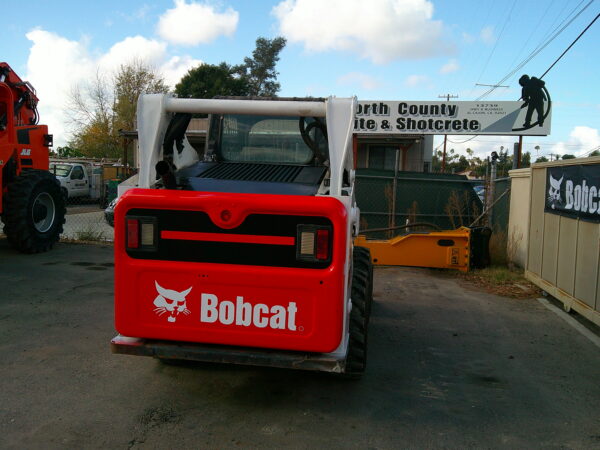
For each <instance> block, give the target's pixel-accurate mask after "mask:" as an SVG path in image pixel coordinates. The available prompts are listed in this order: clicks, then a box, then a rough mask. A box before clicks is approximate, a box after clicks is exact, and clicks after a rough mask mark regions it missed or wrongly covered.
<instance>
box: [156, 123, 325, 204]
mask: <svg viewBox="0 0 600 450" xmlns="http://www.w3.org/2000/svg"><path fill="white" fill-rule="evenodd" d="M190 119H191V115H190V114H175V115H174V116H173V118H172V120H171V123H170V125H169V127H168V129H167V132H166V135H165V140H164V141H165V145H164V146H163V152H164V153H163V154H164V161H161V162H159V163H158V164H157V167H156V170H157V173H158V174H159V175H160V176H161V178H162V185H163V187H166V188H170V189H174V188H175V189H176V188H180V189H185V190H193V191H209V192H231V193H242V192H243V193H254V194H283V195H317V194H319V193H323V192H324V191H326V190H327V187H326V186H325V185H326V183H325V176H326V174H327V171H328V166H329V147H328V139H327V126H326V124H325V120H324V118H319V117H300V116H272V115H269V116H267V115H247V114H213V115H210V116H209V127H208V136H207V139H206V146H205V153H204V158H203V161H199V162H196V163H195V164H192V165H190V166H189V167H186V168H183V169H180V170H174V171H172V172H171V170H169V169H170V167H172V164H171V163H170V161H169V159H170V156H171V155H170V153H171V154H172V153H174V152H176V151H179V152H180V151H181V149H182V147H183V146H182V143H181V142H182V140H183V139H184V133H185V129H186V127H187V123H189V120H190ZM165 163H166V164H165ZM327 181H328V180H327ZM159 184H160V182H159Z"/></svg>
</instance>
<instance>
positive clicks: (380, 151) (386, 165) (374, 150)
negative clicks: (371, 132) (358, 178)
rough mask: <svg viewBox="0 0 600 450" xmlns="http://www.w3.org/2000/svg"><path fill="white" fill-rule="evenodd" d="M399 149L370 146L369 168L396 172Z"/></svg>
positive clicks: (385, 146)
mask: <svg viewBox="0 0 600 450" xmlns="http://www.w3.org/2000/svg"><path fill="white" fill-rule="evenodd" d="M398 151H399V149H398V147H390V146H387V145H370V146H369V150H368V158H367V168H368V169H384V170H394V166H395V163H396V152H398Z"/></svg>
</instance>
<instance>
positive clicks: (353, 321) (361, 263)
mask: <svg viewBox="0 0 600 450" xmlns="http://www.w3.org/2000/svg"><path fill="white" fill-rule="evenodd" d="M366 261H367V259H366V253H365V252H364V251H358V252H356V251H355V252H354V253H353V269H352V290H351V293H350V295H351V298H352V311H350V323H349V334H350V336H349V341H348V355H347V357H346V370H345V372H344V373H345V375H346V376H347V377H349V378H360V377H361V376H362V374H363V373H364V371H365V369H366V367H367V336H368V328H369V315H370V300H369V299H370V298H372V296H373V294H372V287H373V284H372V282H369V270H368V265H369V264H366V266H367V267H365V262H366ZM368 261H369V263H370V259H369V260H368Z"/></svg>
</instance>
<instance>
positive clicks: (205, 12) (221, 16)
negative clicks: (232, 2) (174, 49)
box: [158, 0, 239, 46]
mask: <svg viewBox="0 0 600 450" xmlns="http://www.w3.org/2000/svg"><path fill="white" fill-rule="evenodd" d="M238 21H239V13H238V12H237V11H235V10H234V9H232V8H227V9H226V10H225V11H224V12H218V11H217V10H216V9H215V7H214V6H212V5H211V4H210V3H208V2H203V3H198V2H194V1H192V2H190V3H187V2H186V0H175V7H174V8H172V9H168V10H167V11H166V12H165V13H164V14H163V15H162V16H161V17H160V20H159V22H158V34H159V35H160V36H161V37H162V38H163V39H165V40H167V41H168V42H169V43H171V44H179V45H190V46H191V45H198V44H206V43H208V42H212V41H214V40H215V39H216V38H217V37H219V36H221V35H224V36H231V35H232V34H233V33H234V32H235V30H236V28H237V24H238Z"/></svg>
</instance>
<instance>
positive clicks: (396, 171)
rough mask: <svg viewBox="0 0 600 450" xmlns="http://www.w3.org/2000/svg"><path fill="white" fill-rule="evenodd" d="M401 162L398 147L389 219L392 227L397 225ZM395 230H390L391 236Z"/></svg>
mask: <svg viewBox="0 0 600 450" xmlns="http://www.w3.org/2000/svg"><path fill="white" fill-rule="evenodd" d="M399 162H400V149H399V148H397V149H396V160H395V163H394V181H393V183H392V190H393V192H392V215H391V217H390V220H389V224H390V228H394V227H395V226H396V188H397V187H398V164H399ZM392 233H393V232H390V237H391V234H392Z"/></svg>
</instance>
